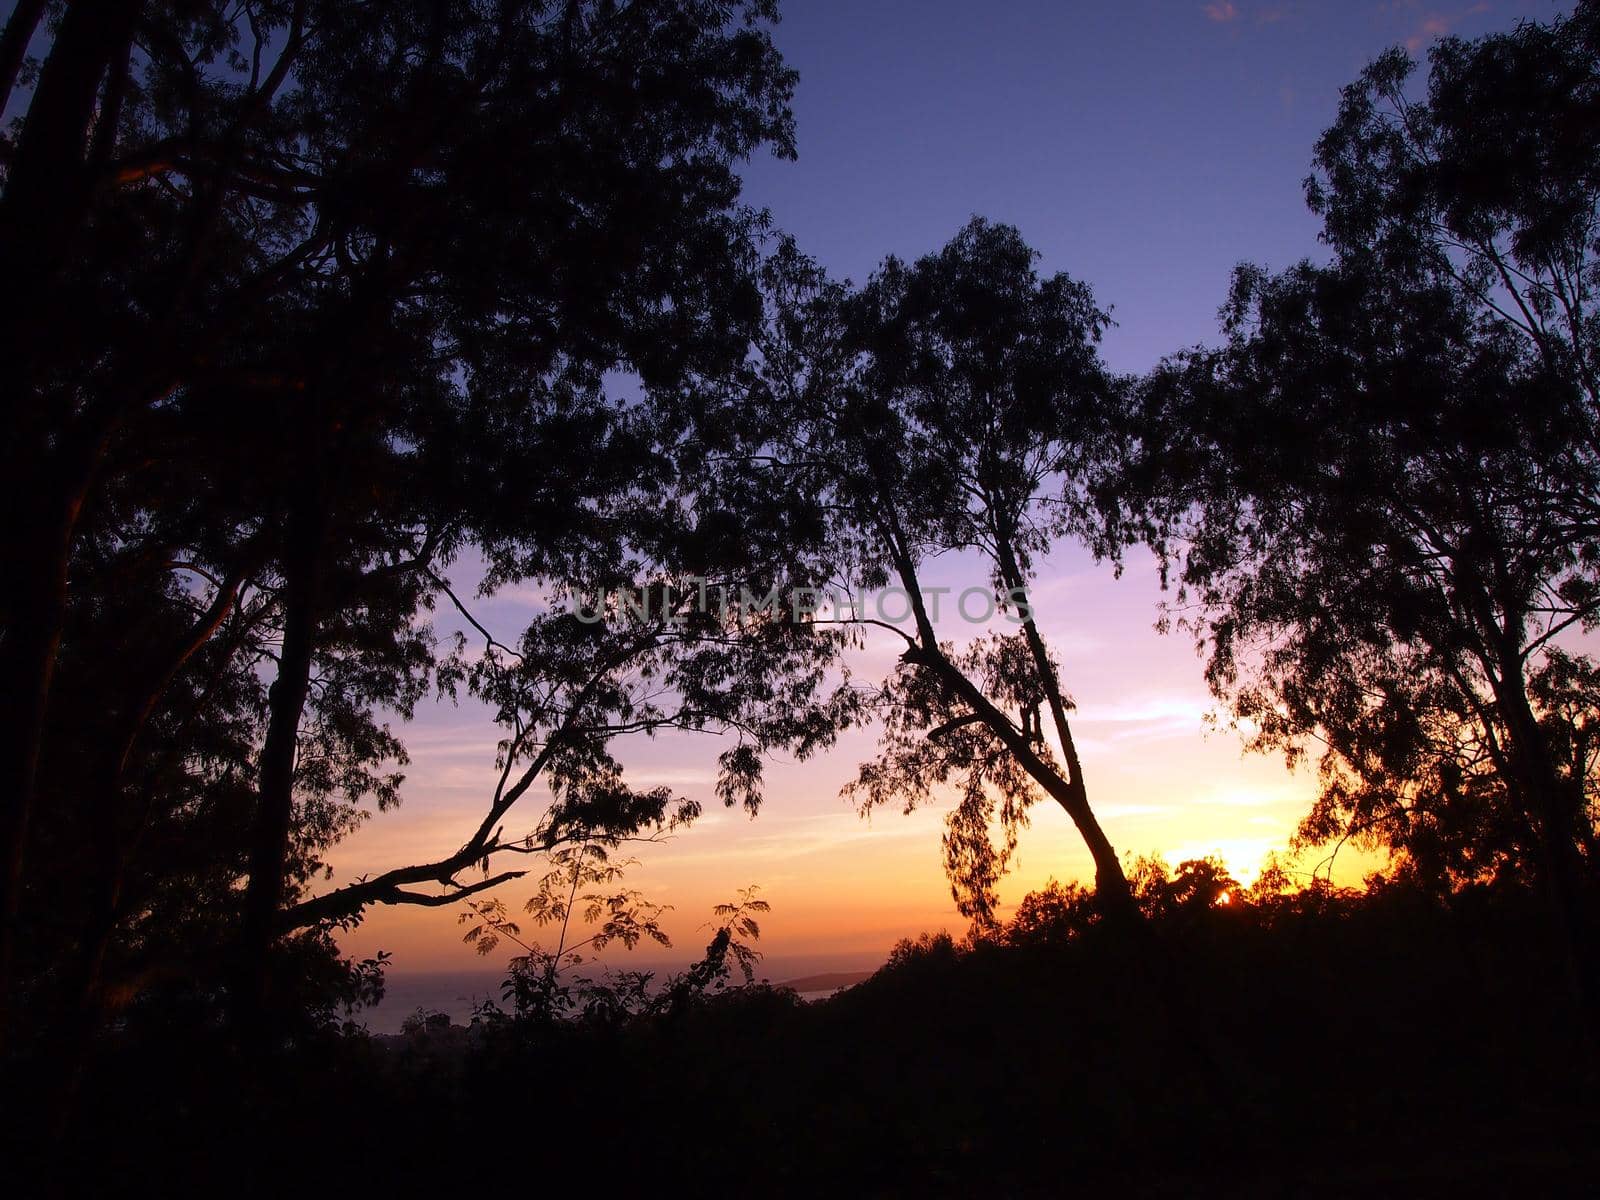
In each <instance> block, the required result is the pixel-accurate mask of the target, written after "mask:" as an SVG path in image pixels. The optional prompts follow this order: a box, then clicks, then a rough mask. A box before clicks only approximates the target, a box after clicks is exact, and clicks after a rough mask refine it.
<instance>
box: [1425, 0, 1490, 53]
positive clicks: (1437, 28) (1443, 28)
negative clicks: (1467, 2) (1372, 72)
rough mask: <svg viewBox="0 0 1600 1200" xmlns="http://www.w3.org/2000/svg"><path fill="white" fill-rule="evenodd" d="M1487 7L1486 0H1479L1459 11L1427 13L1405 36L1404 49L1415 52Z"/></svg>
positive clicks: (1487, 9)
mask: <svg viewBox="0 0 1600 1200" xmlns="http://www.w3.org/2000/svg"><path fill="white" fill-rule="evenodd" d="M1489 7H1490V6H1489V3H1488V0H1479V3H1477V4H1474V5H1473V6H1472V7H1471V8H1468V9H1465V10H1463V11H1461V12H1448V13H1444V12H1438V13H1429V14H1428V15H1427V16H1425V17H1423V18H1422V24H1421V25H1419V26H1417V28H1416V30H1415V31H1414V32H1413V33H1412V34H1411V36H1410V37H1408V38H1406V49H1407V50H1410V51H1411V52H1412V53H1413V54H1415V53H1416V52H1417V51H1418V50H1420V49H1422V47H1424V46H1426V45H1428V44H1429V43H1430V42H1432V41H1433V40H1434V39H1436V38H1442V37H1444V36H1445V35H1446V34H1447V33H1449V32H1450V31H1451V30H1453V29H1455V27H1456V26H1457V25H1459V24H1460V23H1461V22H1462V21H1463V20H1464V19H1466V18H1467V17H1475V16H1477V15H1478V14H1479V13H1486V12H1488V11H1489Z"/></svg>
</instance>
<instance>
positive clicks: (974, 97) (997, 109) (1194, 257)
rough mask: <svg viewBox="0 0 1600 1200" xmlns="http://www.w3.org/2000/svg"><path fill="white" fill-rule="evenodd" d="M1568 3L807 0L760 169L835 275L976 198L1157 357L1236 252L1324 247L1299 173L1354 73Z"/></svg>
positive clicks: (1122, 337) (1178, 339) (1131, 364)
mask: <svg viewBox="0 0 1600 1200" xmlns="http://www.w3.org/2000/svg"><path fill="white" fill-rule="evenodd" d="M1570 7H1571V6H1570V5H1569V4H1558V3H1554V2H1552V0H1495V2H1493V3H1473V2H1472V0H1451V2H1445V3H1439V4H1434V3H1424V2H1422V0H1415V2H1407V0H1277V2H1272V0H1266V2H1262V3H1252V2H1250V0H1233V2H1232V3H1228V2H1221V3H1216V2H1213V3H1206V2H1204V0H1100V2H1091V0H1054V2H1052V0H989V2H988V3H973V2H972V0H869V2H863V0H788V2H787V3H785V4H784V12H785V15H784V19H783V24H782V25H781V26H780V27H779V29H778V43H779V46H780V48H781V49H782V50H783V52H784V55H785V56H786V57H787V58H788V60H789V62H790V63H791V64H792V65H793V66H794V67H795V68H797V69H798V70H799V72H800V76H801V81H800V87H799V91H798V94H797V96H796V103H795V111H796V116H797V119H798V125H799V144H800V160H799V161H798V162H796V163H783V162H777V161H774V160H770V159H766V160H762V161H760V162H757V163H755V164H753V165H752V166H751V168H750V169H749V171H748V172H747V174H746V178H747V180H748V192H749V195H750V197H751V199H753V200H754V201H755V202H757V203H759V204H763V205H766V206H767V207H768V208H770V209H771V210H772V213H773V215H774V217H775V218H776V219H777V222H778V224H779V225H780V226H781V227H782V228H783V229H785V230H787V231H788V232H790V233H792V234H794V235H795V236H796V237H797V238H798V239H799V241H800V244H801V246H802V247H803V248H805V249H806V251H807V252H808V253H810V254H812V255H815V256H816V257H818V258H819V259H820V260H821V261H822V262H823V263H824V264H825V265H826V266H827V267H828V268H829V269H830V270H832V271H834V272H835V273H837V274H841V275H849V276H852V277H854V278H855V279H857V280H858V281H859V280H860V279H861V278H863V277H864V276H865V275H866V274H867V273H868V272H869V271H870V270H871V269H872V267H873V266H874V265H875V264H876V263H877V262H878V261H879V259H881V258H882V257H883V256H884V255H885V254H888V253H894V254H898V255H901V256H902V257H912V256H916V255H919V254H924V253H927V252H928V251H930V250H934V249H937V248H938V247H940V246H942V245H943V244H944V243H945V242H946V241H948V240H949V238H950V237H951V235H953V234H954V233H955V231H956V230H957V229H958V228H959V227H960V226H961V224H962V223H963V222H964V221H966V219H967V218H968V217H969V216H971V215H973V214H975V213H976V214H980V215H982V216H985V217H988V218H990V219H992V220H997V221H1006V222H1009V223H1011V224H1013V225H1016V226H1017V227H1018V228H1019V229H1020V230H1021V231H1022V234H1023V236H1024V237H1025V238H1027V240H1028V241H1029V242H1030V244H1032V245H1033V246H1034V247H1036V248H1037V249H1038V250H1039V251H1040V252H1041V253H1042V254H1043V256H1044V259H1043V265H1044V267H1045V268H1046V269H1047V270H1050V271H1059V270H1064V271H1067V272H1068V273H1070V274H1071V275H1073V276H1075V277H1077V278H1079V279H1082V280H1085V281H1087V282H1088V283H1090V284H1092V285H1093V286H1094V289H1095V292H1096V295H1097V296H1098V297H1099V299H1100V302H1101V303H1102V304H1110V305H1112V306H1113V307H1114V310H1115V316H1116V319H1117V321H1118V325H1119V328H1118V329H1116V330H1114V331H1112V333H1111V335H1110V336H1109V338H1108V340H1107V344H1106V354H1107V357H1108V358H1109V360H1110V362H1111V364H1112V366H1114V367H1116V368H1118V369H1121V370H1130V371H1132V370H1143V369H1145V368H1147V367H1149V366H1150V365H1151V364H1152V363H1154V362H1155V360H1156V359H1158V358H1159V357H1161V356H1162V355H1163V354H1166V353H1169V352H1170V351H1172V350H1174V349H1177V348H1179V347H1181V346H1183V345H1187V344H1191V343H1193V342H1196V341H1200V340H1202V339H1208V338H1210V337H1211V336H1212V335H1213V334H1214V332H1215V328H1216V322H1215V314H1216V310H1217V307H1218V306H1219V305H1220V304H1221V302H1222V300H1223V297H1224V294H1225V289H1226V285H1227V280H1228V273H1229V271H1230V270H1231V269H1232V267H1233V265H1234V264H1235V263H1237V262H1239V261H1241V260H1244V259H1248V260H1251V261H1255V262H1263V263H1266V264H1268V265H1271V266H1277V267H1281V266H1285V265H1287V264H1289V263H1291V262H1293V261H1295V260H1296V259H1299V258H1303V257H1305V256H1307V255H1314V254H1315V253H1316V252H1317V249H1318V247H1317V242H1316V234H1317V225H1316V222H1315V219H1314V218H1313V217H1312V216H1311V214H1310V213H1309V212H1307V211H1306V208H1305V204H1304V201H1303V197H1302V192H1301V181H1302V180H1303V179H1304V177H1305V176H1306V174H1307V172H1308V171H1309V168H1310V163H1311V149H1312V146H1313V144H1314V143H1315V141H1316V139H1317V136H1318V134H1319V133H1320V132H1321V131H1322V130H1323V129H1324V128H1325V127H1326V126H1327V125H1328V124H1329V123H1330V121H1331V120H1332V118H1333V116H1334V112H1335V109H1336V107H1337V104H1338V97H1339V89H1340V88H1341V87H1343V86H1344V85H1345V84H1347V83H1349V82H1351V81H1352V80H1353V79H1354V78H1355V77H1356V75H1357V74H1358V73H1359V72H1360V70H1361V68H1362V67H1363V66H1364V65H1365V64H1366V63H1368V62H1369V61H1371V59H1372V58H1374V57H1375V56H1376V55H1377V54H1379V53H1381V52H1382V51H1383V50H1384V49H1386V48H1387V47H1389V46H1392V45H1395V44H1408V45H1410V46H1412V47H1413V48H1414V49H1416V50H1417V52H1418V53H1421V52H1423V50H1424V49H1425V47H1426V45H1427V43H1428V41H1430V40H1432V37H1433V36H1434V35H1436V34H1438V33H1441V32H1446V31H1448V32H1453V33H1458V34H1460V35H1462V36H1466V37H1471V36H1475V35H1478V34H1482V33H1485V32H1488V31H1491V30H1495V29H1504V28H1507V27H1509V26H1511V25H1513V24H1514V23H1515V22H1516V21H1517V20H1519V19H1540V20H1548V19H1549V18H1550V17H1552V16H1554V15H1556V14H1557V13H1561V12H1565V11H1567V10H1568V9H1570Z"/></svg>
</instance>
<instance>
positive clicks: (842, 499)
mask: <svg viewBox="0 0 1600 1200" xmlns="http://www.w3.org/2000/svg"><path fill="white" fill-rule="evenodd" d="M1036 259H1037V255H1036V254H1035V253H1034V252H1033V251H1032V250H1031V249H1030V248H1029V247H1028V246H1027V245H1026V243H1025V242H1024V241H1023V240H1022V238H1021V236H1020V235H1019V234H1018V233H1017V231H1016V230H1015V229H1012V228H1010V227H1009V226H1004V225H995V224H991V223H989V222H987V221H984V220H982V219H974V220H973V221H972V222H970V223H969V224H968V225H967V226H966V227H965V228H963V229H962V230H961V231H960V232H959V233H958V234H957V235H956V237H955V238H954V239H953V240H952V241H951V242H950V243H949V245H947V246H946V247H945V248H944V249H943V250H941V251H939V252H937V253H934V254H930V255H928V256H926V257H924V258H922V259H919V260H917V261H916V262H914V263H909V264H908V263H905V262H902V261H900V260H898V259H895V258H889V259H887V260H885V261H884V263H883V265H882V266H881V267H880V268H879V270H878V271H877V272H876V273H875V274H874V275H873V276H872V278H871V279H870V280H869V281H868V282H867V283H866V284H865V285H864V286H863V287H861V288H859V289H855V288H852V287H850V286H849V285H847V284H840V283H836V282H833V281H830V280H828V279H827V278H826V277H825V276H824V275H823V274H822V273H821V272H820V271H818V270H817V269H816V268H815V266H814V265H812V264H810V263H809V262H807V261H806V260H804V259H803V258H802V257H801V256H800V255H798V253H797V252H795V251H794V250H793V249H792V248H790V249H789V250H788V251H787V252H786V253H784V254H780V255H779V256H778V257H777V259H776V260H775V262H774V265H773V268H772V270H771V275H772V278H773V283H772V285H771V291H772V296H773V310H774V311H773V316H772V319H771V321H770V324H769V332H768V335H767V338H766V340H765V341H764V343H763V345H762V347H761V355H760V371H761V375H762V387H761V393H760V394H761V396H762V397H763V398H764V405H763V411H764V414H765V420H764V421H762V422H759V423H752V424H751V425H750V426H749V428H748V429H747V431H746V432H747V436H749V437H750V438H751V439H752V442H753V446H752V455H751V457H750V459H749V460H748V461H751V462H755V463H758V464H763V466H764V468H765V475H766V477H767V478H769V479H770V481H771V485H772V486H773V487H774V488H776V489H779V490H783V489H790V490H792V491H793V493H795V494H798V495H804V496H809V497H812V498H813V499H814V502H815V506H816V513H817V520H818V521H819V522H821V523H823V524H824V526H825V528H826V529H827V530H828V534H827V537H826V540H825V544H826V546H827V547H828V549H829V553H830V555H831V568H830V569H831V573H832V580H833V587H834V590H835V591H836V592H838V593H839V594H841V595H853V596H859V594H860V593H862V592H864V591H871V590H872V589H880V588H886V587H887V588H890V589H892V590H891V592H890V593H889V596H891V597H892V604H893V605H894V606H901V605H903V606H904V607H905V608H906V609H908V612H907V613H906V620H905V621H903V622H895V621H892V620H891V621H885V620H883V619H882V617H883V615H884V614H882V613H878V614H877V615H874V612H875V610H874V609H873V608H872V607H871V605H870V604H868V605H865V606H862V605H859V604H857V603H854V602H852V603H849V604H840V605H838V606H829V607H826V608H825V609H824V610H823V612H822V613H821V616H820V618H819V619H821V620H823V621H829V622H834V621H836V622H839V623H841V624H843V625H846V626H855V627H856V628H857V629H865V628H866V627H868V626H871V625H878V626H884V627H886V628H888V629H892V630H893V632H894V634H895V636H897V637H899V638H900V639H901V641H902V642H903V653H902V654H901V657H900V661H899V664H898V666H897V668H896V670H895V671H894V673H893V675H892V677H891V678H890V679H889V680H888V681H887V682H885V683H884V685H883V686H882V688H881V689H879V690H878V691H877V692H876V693H875V694H873V695H871V696H869V697H867V698H866V700H865V702H866V703H867V704H868V707H869V708H870V709H873V710H875V711H876V712H877V713H878V715H879V716H880V717H881V718H882V722H883V731H884V732H883V743H882V747H881V753H880V755H879V756H878V758H877V759H876V760H874V761H872V762H870V763H867V764H865V765H863V766H862V768H861V771H860V773H859V776H858V778H857V779H856V780H855V781H854V782H853V783H852V784H851V786H850V788H849V789H848V790H849V793H850V794H851V795H852V796H853V797H854V798H855V799H856V800H857V801H858V802H859V803H860V804H861V805H862V806H863V808H873V807H876V806H880V805H886V804H888V805H898V806H905V807H908V808H909V807H912V806H916V805H918V804H922V803H925V802H928V801H929V800H931V799H934V798H937V797H938V796H940V795H941V794H942V793H943V792H944V791H945V789H947V788H949V789H953V790H954V791H955V792H956V793H957V795H958V797H959V799H958V801H957V803H956V806H955V808H954V809H953V810H952V812H951V814H950V816H949V818H948V822H947V830H946V835H945V857H946V865H947V868H948V871H949V874H950V878H951V882H952V889H953V891H954V893H955V896H956V899H957V902H958V904H959V905H960V907H961V908H962V910H963V911H964V912H965V913H967V914H968V915H971V916H973V917H974V918H976V919H978V920H980V921H987V920H990V919H992V912H993V906H994V904H995V884H996V882H997V880H998V879H999V877H1000V875H1001V874H1002V872H1003V871H1004V869H1005V865H1006V860H1007V858H1008V856H1009V854H1010V852H1011V850H1012V848H1013V847H1014V845H1015V841H1016V836H1017V831H1018V829H1019V828H1020V827H1021V826H1022V825H1023V824H1024V823H1025V822H1026V820H1027V810H1028V808H1029V807H1030V806H1031V805H1032V804H1033V803H1034V802H1035V801H1036V800H1037V799H1038V798H1039V797H1040V796H1048V797H1049V798H1050V799H1052V800H1054V801H1055V802H1056V803H1058V804H1060V805H1061V807H1062V808H1063V809H1065V810H1066V812H1067V813H1068V815H1069V816H1070V817H1071V819H1072V821H1073V823H1074V824H1075V826H1076V827H1077V829H1078V831H1079V833H1080V835H1081V836H1082V837H1083V840H1084V843H1085V844H1086V845H1087V847H1088V848H1089V851H1090V853H1091V855H1092V856H1093V859H1094V864H1095V881H1096V891H1097V894H1098V896H1099V899H1100V902H1101V905H1102V906H1103V907H1104V908H1105V909H1106V910H1107V911H1109V912H1110V913H1112V914H1114V915H1117V916H1120V917H1124V918H1128V919H1132V918H1133V916H1134V910H1133V906H1132V903H1131V899H1130V893H1129V890H1128V885H1127V880H1126V878H1125V877H1124V874H1123V871H1122V866H1121V863H1120V861H1119V859H1118V857H1117V854H1116V851H1115V850H1114V848H1113V847H1112V845H1111V842H1110V840H1109V839H1108V838H1107V837H1106V834H1105V831H1104V830H1103V829H1102V828H1101V826H1100V824H1099V821H1098V819H1097V818H1096V816H1095V813H1094V810H1093V807H1092V806H1091V804H1090V802H1089V789H1088V784H1087V782H1086V779H1085V774H1084V768H1083V764H1082V762H1081V761H1080V757H1079V754H1078V749H1077V742H1076V740H1075V738H1074V736H1073V731H1072V725H1071V713H1072V711H1073V707H1074V706H1073V701H1072V698H1071V696H1070V694H1069V693H1068V691H1067V689H1066V686H1065V683H1064V681H1063V678H1062V667H1061V664H1060V662H1059V661H1058V660H1057V658H1056V656H1055V655H1054V654H1053V653H1052V652H1051V650H1050V647H1049V646H1048V644H1047V643H1046V641H1045V638H1044V637H1043V635H1042V634H1041V632H1040V629H1039V624H1038V620H1037V617H1036V614H1035V611H1034V605H1033V602H1032V600H1031V598H1030V597H1031V593H1030V588H1031V586H1032V584H1033V582H1034V579H1035V576H1036V573H1037V570H1038V565H1039V562H1040V559H1041V557H1042V556H1043V555H1044V554H1045V553H1046V552H1048V551H1049V550H1050V549H1051V548H1052V547H1053V546H1055V545H1057V544H1058V543H1060V542H1061V541H1063V540H1064V539H1067V538H1076V539H1079V540H1082V541H1084V542H1086V543H1088V544H1089V545H1091V546H1092V547H1094V548H1096V549H1099V550H1104V551H1108V552H1109V551H1110V550H1111V549H1112V548H1113V547H1112V545H1111V542H1110V541H1109V539H1108V538H1107V536H1106V530H1107V525H1106V520H1105V517H1106V514H1107V513H1108V512H1109V511H1112V510H1114V509H1115V503H1114V500H1113V499H1112V497H1111V496H1110V495H1109V494H1108V493H1105V492H1104V491H1102V490H1101V489H1100V488H1099V487H1098V485H1097V484H1096V482H1095V481H1096V480H1098V479H1099V478H1101V476H1102V474H1103V472H1104V468H1105V467H1106V465H1107V464H1108V463H1109V462H1110V456H1111V455H1112V453H1113V451H1114V447H1115V428H1116V426H1115V422H1114V421H1113V420H1112V417H1113V414H1114V413H1115V411H1116V410H1117V406H1118V403H1119V398H1120V396H1121V394H1122V393H1121V388H1120V386H1119V384H1118V382H1117V381H1116V380H1114V379H1113V378H1112V377H1111V376H1110V375H1109V374H1108V372H1107V371H1106V369H1105V367H1104V365H1103V364H1102V363H1101V361H1100V358H1099V353H1098V348H1097V343H1098V341H1099V338H1100V334H1101V331H1102V330H1103V329H1104V327H1105V325H1106V323H1107V321H1108V316H1107V314H1106V313H1105V312H1104V311H1102V310H1101V309H1100V308H1099V307H1098V306H1097V305H1096V304H1095V302H1094V299H1093V297H1092V295H1091V294H1090V291H1089V289H1088V288H1087V287H1085V286H1084V285H1083V284H1081V283H1078V282H1075V281H1074V280H1072V279H1071V278H1069V277H1068V276H1066V275H1064V274H1057V275H1053V276H1049V277H1041V276H1040V275H1039V273H1038V271H1037V268H1036ZM946 554H966V555H970V556H971V561H973V562H976V563H978V564H981V566H980V570H981V572H982V576H981V583H982V584H983V585H984V586H983V588H982V589H981V590H982V592H983V593H984V594H983V596H982V597H979V596H972V595H961V596H954V595H948V594H947V592H948V589H939V588H935V587H933V586H931V585H930V584H929V583H928V579H927V570H928V567H929V566H930V564H931V563H932V562H933V560H934V559H936V558H937V557H939V556H941V555H946ZM974 582H979V581H978V580H975V581H974ZM941 604H942V605H943V607H944V612H945V617H944V619H947V620H948V619H949V618H951V617H954V616H959V617H962V618H965V619H967V620H975V621H977V622H978V623H979V624H983V625H985V626H986V628H987V629H988V630H989V631H988V632H986V633H985V634H984V635H983V636H980V637H977V638H975V639H972V640H969V641H966V642H964V643H958V642H954V641H950V640H948V639H947V637H946V635H945V634H944V633H943V632H942V631H941V629H940V628H939V625H938V622H939V621H940V619H941V618H940V616H939V615H938V609H939V607H940V605H941ZM958 607H959V608H960V612H959V613H957V612H956V611H955V610H956V609H957V608H958ZM895 615H899V614H895ZM995 627H999V628H1000V629H1001V630H1003V631H1001V632H995V631H993V630H994V628H995ZM995 824H998V826H999V827H1000V832H1001V838H1000V843H999V844H998V845H996V844H995V842H994V840H993V839H992V837H991V827H992V826H994V825H995Z"/></svg>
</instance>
